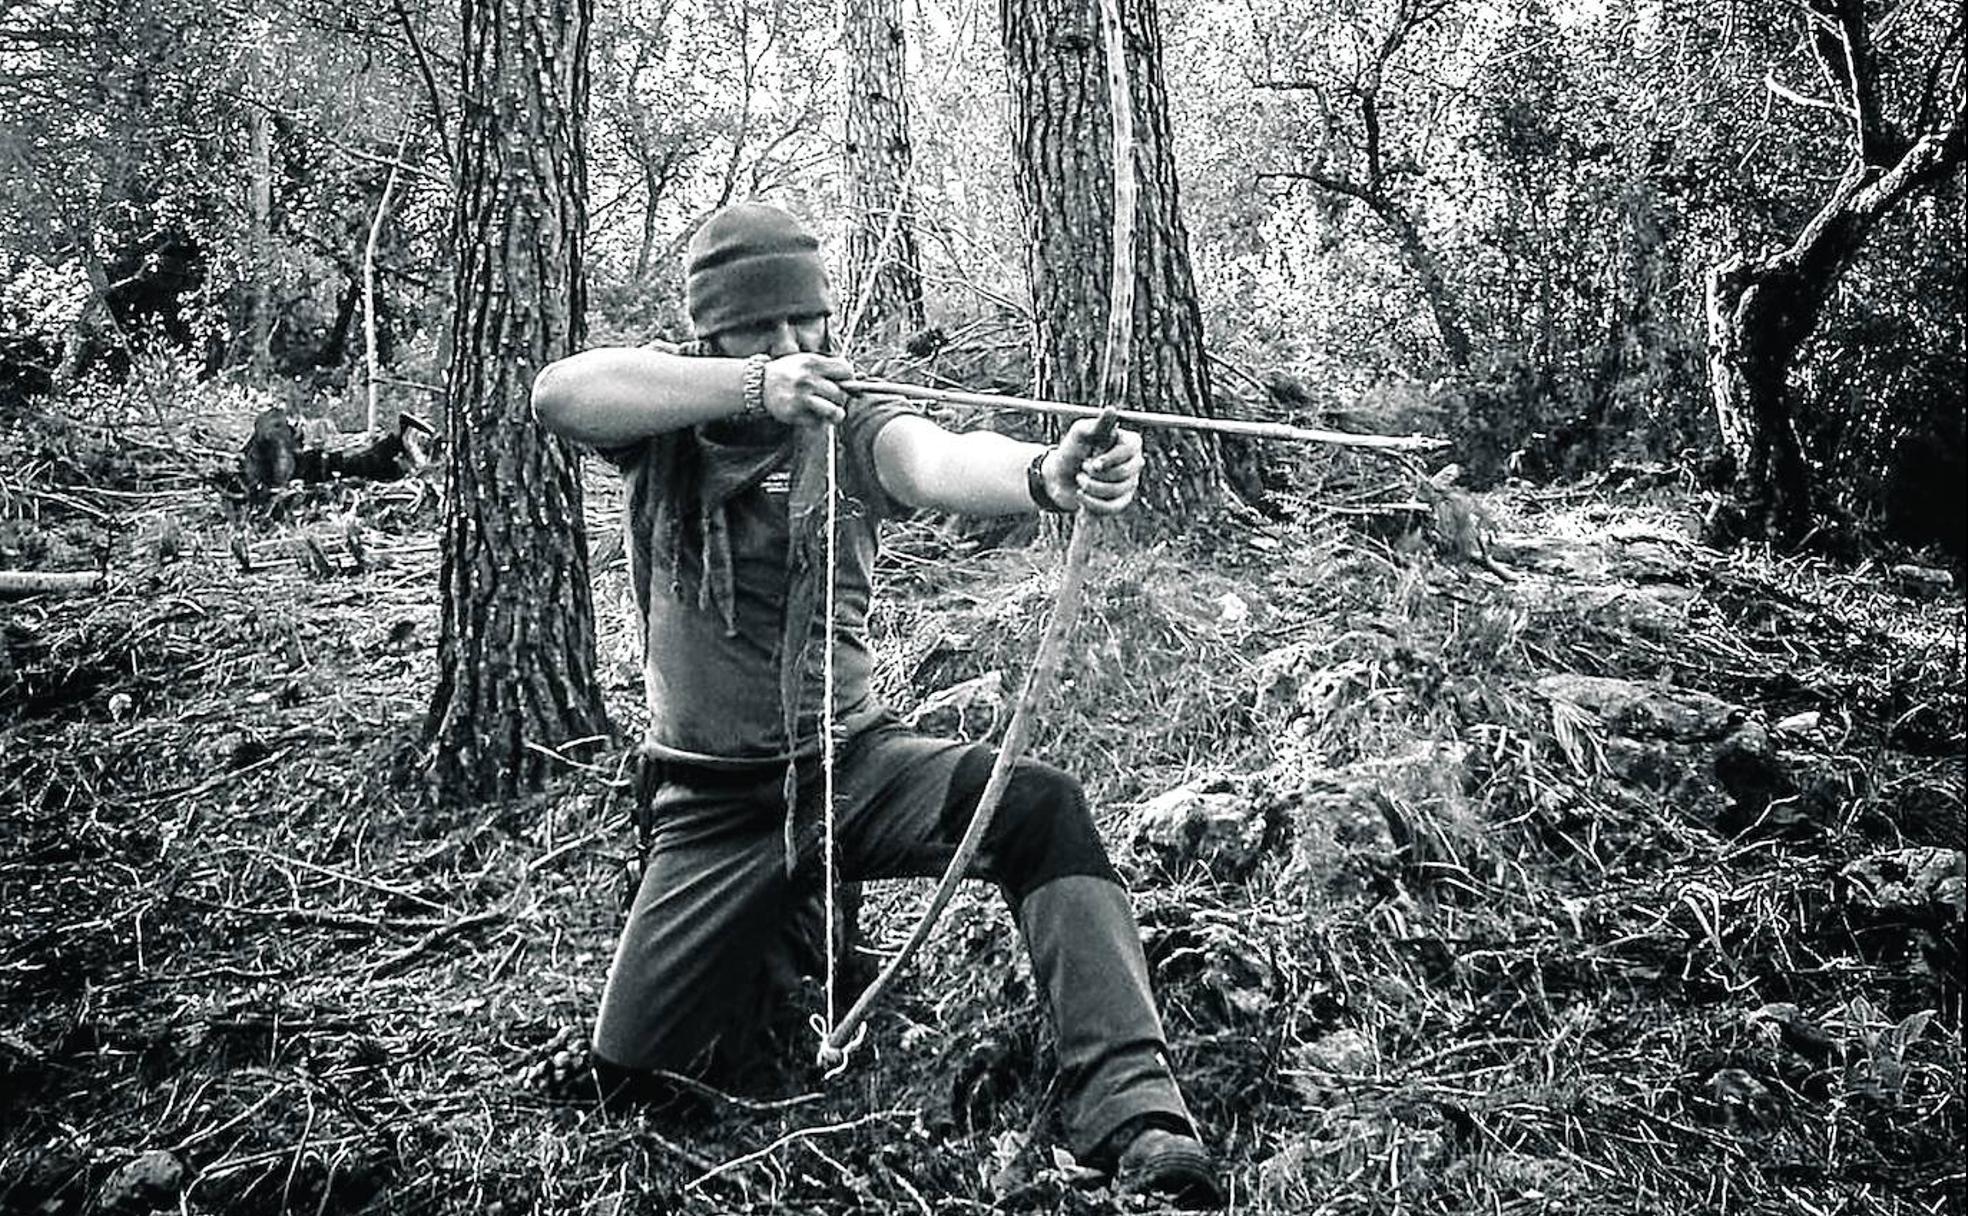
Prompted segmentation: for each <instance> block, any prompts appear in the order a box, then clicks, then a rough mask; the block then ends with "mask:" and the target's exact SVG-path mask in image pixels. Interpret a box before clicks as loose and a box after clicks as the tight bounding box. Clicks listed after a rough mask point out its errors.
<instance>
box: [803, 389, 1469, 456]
mask: <svg viewBox="0 0 1968 1216" xmlns="http://www.w3.org/2000/svg"><path fill="white" fill-rule="evenodd" d="M841 387H842V388H844V389H846V390H847V391H848V392H850V393H869V394H873V395H877V396H888V397H906V398H909V399H910V400H914V401H935V402H940V403H942V404H945V405H974V406H982V407H984V408H987V409H1006V410H1020V411H1023V412H1025V413H1031V414H1052V415H1055V416H1058V417H1061V418H1099V417H1101V416H1102V415H1103V414H1105V413H1107V412H1108V411H1105V410H1102V409H1101V408H1099V407H1098V406H1092V405H1078V404H1075V403H1074V402H1071V401H1046V400H1043V399H1040V398H1037V397H1012V396H1008V395H1005V394H1002V393H970V392H963V391H961V390H958V389H948V388H930V387H928V386H926V385H921V384H902V383H899V382H897V381H892V380H844V381H842V382H841ZM1113 413H1114V416H1115V417H1117V418H1118V419H1120V421H1122V422H1124V423H1126V424H1127V425H1129V426H1153V427H1164V428H1167V429H1170V430H1178V431H1205V432H1208V433H1211V434H1217V435H1246V436H1249V437H1251V438H1253V439H1284V440H1290V441H1292V442H1295V443H1323V444H1329V445H1332V446H1336V447H1348V448H1377V449H1381V450H1383V451H1394V452H1426V451H1432V450H1434V449H1436V448H1441V447H1447V446H1448V440H1446V439H1436V438H1433V437H1432V436H1428V435H1356V434H1353V433H1352V432H1349V431H1329V430H1323V429H1320V428H1318V427H1305V426H1292V425H1290V424H1289V423H1284V422H1255V421H1251V420H1248V419H1242V418H1199V417H1196V416H1195V415H1193V414H1158V413H1151V412H1150V411H1147V410H1115V411H1113Z"/></svg>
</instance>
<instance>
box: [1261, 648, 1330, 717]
mask: <svg viewBox="0 0 1968 1216" xmlns="http://www.w3.org/2000/svg"><path fill="white" fill-rule="evenodd" d="M1318 667H1319V653H1318V651H1317V649H1316V648H1314V647H1313V646H1312V645H1311V644H1310V643H1308V642H1292V643H1290V644H1288V645H1285V646H1280V647H1279V648H1278V649H1276V650H1272V651H1268V652H1267V653H1265V654H1263V655H1260V656H1259V657H1258V660H1257V662H1256V663H1254V664H1252V672H1253V676H1252V681H1251V706H1252V708H1254V709H1255V710H1256V711H1257V712H1258V713H1259V714H1267V713H1280V712H1282V713H1283V714H1284V715H1285V717H1286V718H1287V719H1288V720H1289V719H1290V718H1294V717H1296V716H1298V694H1299V690H1300V689H1301V688H1303V687H1304V686H1305V684H1306V682H1307V681H1308V680H1310V679H1311V678H1312V673H1313V672H1315V671H1316V670H1318Z"/></svg>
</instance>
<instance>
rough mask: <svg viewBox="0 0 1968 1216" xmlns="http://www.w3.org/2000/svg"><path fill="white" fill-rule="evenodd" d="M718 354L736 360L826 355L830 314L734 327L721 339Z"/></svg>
mask: <svg viewBox="0 0 1968 1216" xmlns="http://www.w3.org/2000/svg"><path fill="white" fill-rule="evenodd" d="M717 347H718V350H719V351H720V352H721V353H723V354H725V355H728V356H730V357H731V358H733V359H744V358H747V357H749V356H752V355H771V356H772V357H773V358H775V359H777V358H778V357H779V356H781V355H798V354H809V355H814V354H824V353H826V349H827V314H826V313H824V312H816V313H810V314H808V315H806V316H799V317H780V318H777V319H776V320H770V321H754V322H752V323H751V324H749V325H734V326H732V327H731V328H730V329H727V330H724V331H723V332H722V333H720V334H718V335H717Z"/></svg>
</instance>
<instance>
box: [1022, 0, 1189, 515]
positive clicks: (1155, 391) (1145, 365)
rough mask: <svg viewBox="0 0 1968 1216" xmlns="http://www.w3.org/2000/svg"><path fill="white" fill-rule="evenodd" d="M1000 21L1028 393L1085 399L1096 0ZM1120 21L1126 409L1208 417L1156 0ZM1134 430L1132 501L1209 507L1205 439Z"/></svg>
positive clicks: (1106, 234) (1092, 324)
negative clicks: (1138, 454) (1131, 221)
mask: <svg viewBox="0 0 1968 1216" xmlns="http://www.w3.org/2000/svg"><path fill="white" fill-rule="evenodd" d="M999 17H1000V28H1001V32H1002V35H1003V38H1004V45H1005V56H1006V59H1007V62H1008V64H1009V66H1010V72H1011V80H1012V87H1011V97H1012V143H1013V147H1014V150H1015V153H1016V162H1017V163H1016V169H1015V172H1016V175H1017V180H1018V193H1019V198H1020V201H1021V202H1022V204H1023V208H1024V212H1025V224H1026V233H1027V259H1028V266H1029V269H1030V273H1031V281H1032V296H1033V303H1034V305H1035V314H1036V316H1037V319H1038V358H1037V366H1038V386H1037V393H1038V395H1039V396H1042V397H1053V398H1063V399H1065V400H1070V401H1088V402H1092V401H1094V399H1095V397H1096V396H1097V394H1098V392H1099V385H1100V343H1101V340H1102V335H1103V334H1104V332H1105V328H1106V312H1107V292H1108V260H1109V257H1110V255H1111V248H1110V247H1111V244H1112V241H1113V215H1114V189H1113V170H1112V167H1111V166H1112V151H1111V144H1112V140H1113V133H1112V130H1111V126H1112V124H1111V123H1110V122H1109V114H1108V110H1107V105H1108V98H1107V86H1106V79H1105V69H1104V61H1103V59H1102V51H1101V45H1102V43H1101V38H1100V12H1099V7H1098V5H1097V4H1096V3H1094V2H1093V0H1000V5H999ZM1122 21H1123V24H1124V25H1125V26H1126V39H1127V48H1128V64H1127V69H1128V70H1127V76H1128V80H1129V83H1130V87H1131V90H1132V92H1133V94H1134V96H1133V99H1132V101H1133V105H1134V112H1135V118H1136V121H1135V139H1136V146H1137V158H1136V161H1135V175H1136V183H1137V186H1138V190H1139V202H1138V207H1137V211H1136V220H1135V236H1134V247H1135V272H1134V273H1135V291H1134V331H1133V332H1134V342H1133V348H1134V349H1133V364H1132V369H1131V371H1132V374H1131V376H1130V378H1129V382H1128V383H1129V389H1128V404H1129V405H1130V406H1133V407H1136V408H1142V409H1154V410H1162V411H1166V412H1173V413H1182V414H1196V415H1204V416H1207V415H1210V414H1211V403H1210V388H1209V377H1208V375H1207V370H1206V367H1205V365H1204V352H1203V323H1202V311H1201V309H1200V307H1199V306H1198V304H1197V300H1196V288H1195V282H1194V279H1193V277H1192V275H1191V273H1190V269H1189V238H1188V234H1187V233H1186V231H1185V230H1184V228H1183V225H1182V217H1181V214H1180V211H1179V208H1178V202H1177V198H1176V175H1175V162H1174V153H1173V142H1174V141H1173V138H1172V136H1171V134H1170V130H1169V119H1168V102H1167V93H1166V90H1165V88H1164V86H1163V81H1162V63H1161V31H1160V28H1159V24H1158V18H1157V14H1156V8H1155V3H1154V0H1124V3H1123V17H1122ZM1144 438H1145V443H1146V445H1147V448H1148V460H1149V466H1148V472H1147V474H1146V475H1144V476H1143V478H1142V485H1141V502H1142V506H1143V507H1144V508H1145V509H1146V510H1147V511H1148V512H1149V513H1150V514H1151V515H1153V516H1159V517H1162V518H1165V519H1172V520H1181V519H1183V518H1185V517H1186V516H1187V515H1188V514H1189V513H1190V512H1192V511H1197V510H1204V511H1207V510H1210V509H1213V508H1214V506H1215V505H1216V503H1217V501H1218V499H1219V497H1220V494H1221V489H1222V481H1223V459H1222V455H1221V453H1220V451H1219V450H1218V448H1217V446H1216V444H1215V443H1214V442H1213V441H1212V440H1211V438H1210V437H1209V436H1207V435H1201V434H1194V433H1185V432H1180V431H1172V430H1156V431H1152V432H1150V433H1149V434H1148V435H1146V436H1145V437H1144Z"/></svg>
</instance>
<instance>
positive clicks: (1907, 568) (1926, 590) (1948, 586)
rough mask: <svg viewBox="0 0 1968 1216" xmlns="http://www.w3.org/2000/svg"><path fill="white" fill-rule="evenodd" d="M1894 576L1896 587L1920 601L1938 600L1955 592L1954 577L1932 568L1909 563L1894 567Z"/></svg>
mask: <svg viewBox="0 0 1968 1216" xmlns="http://www.w3.org/2000/svg"><path fill="white" fill-rule="evenodd" d="M1892 574H1893V585H1894V586H1896V587H1898V588H1899V589H1900V590H1902V591H1904V592H1906V593H1907V594H1908V595H1912V596H1917V597H1918V598H1920V599H1924V600H1937V599H1940V598H1941V597H1942V596H1944V595H1947V594H1948V593H1949V592H1951V591H1953V590H1954V576H1953V575H1952V574H1949V573H1948V572H1947V571H1945V570H1937V569H1935V568H1934V567H1932V566H1916V565H1913V564H1912V563H1910V562H1908V563H1903V564H1901V565H1898V566H1894V567H1893V570H1892Z"/></svg>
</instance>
